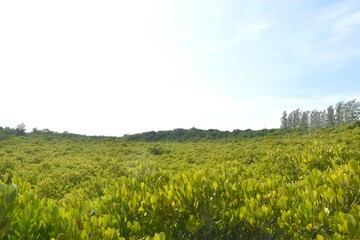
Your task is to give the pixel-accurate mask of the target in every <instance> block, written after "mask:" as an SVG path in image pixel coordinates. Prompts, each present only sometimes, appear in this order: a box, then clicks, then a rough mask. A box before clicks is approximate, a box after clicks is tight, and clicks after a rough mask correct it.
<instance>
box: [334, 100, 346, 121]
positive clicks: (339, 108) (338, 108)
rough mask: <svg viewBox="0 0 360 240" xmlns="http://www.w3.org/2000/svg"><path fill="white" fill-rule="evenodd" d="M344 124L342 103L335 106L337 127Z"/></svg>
mask: <svg viewBox="0 0 360 240" xmlns="http://www.w3.org/2000/svg"><path fill="white" fill-rule="evenodd" d="M343 122H344V102H343V101H340V102H338V103H337V104H336V106H335V125H341V124H342V123H343Z"/></svg>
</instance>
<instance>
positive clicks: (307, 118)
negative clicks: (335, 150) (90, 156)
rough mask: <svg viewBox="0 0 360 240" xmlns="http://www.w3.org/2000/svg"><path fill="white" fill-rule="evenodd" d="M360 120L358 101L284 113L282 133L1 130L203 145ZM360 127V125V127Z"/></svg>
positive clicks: (4, 132) (0, 135) (2, 133)
mask: <svg viewBox="0 0 360 240" xmlns="http://www.w3.org/2000/svg"><path fill="white" fill-rule="evenodd" d="M359 118H360V103H359V102H358V101H356V99H354V100H351V101H348V102H344V101H340V102H338V103H337V104H336V105H335V107H333V106H329V107H328V108H327V109H326V110H323V111H318V110H312V111H302V110H300V109H296V110H294V111H292V112H290V113H289V114H287V112H286V111H284V113H283V115H282V117H281V126H280V129H261V130H251V129H246V130H239V129H235V130H233V131H221V130H217V129H208V130H202V129H197V128H190V129H182V128H176V129H174V130H168V131H150V132H143V133H138V134H131V135H124V136H123V137H105V136H85V135H80V134H73V133H69V132H63V133H58V132H54V131H50V130H48V129H44V130H39V129H37V128H34V129H32V131H31V132H26V128H25V124H24V123H21V124H19V125H17V127H16V128H9V127H0V141H1V140H6V139H8V138H10V137H12V136H24V137H25V136H28V137H36V136H45V137H46V139H48V140H51V139H57V138H72V139H73V138H81V139H94V138H95V139H99V140H100V139H109V138H117V139H124V140H127V141H144V142H156V141H199V140H202V139H208V140H216V139H244V138H254V137H260V136H266V135H284V134H287V133H296V132H302V131H307V130H316V129H320V128H327V127H334V126H339V125H342V124H345V123H349V122H354V121H356V120H359ZM356 124H357V125H360V121H358V122H357V123H356Z"/></svg>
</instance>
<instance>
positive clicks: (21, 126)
mask: <svg viewBox="0 0 360 240" xmlns="http://www.w3.org/2000/svg"><path fill="white" fill-rule="evenodd" d="M15 131H16V135H18V136H23V135H25V131H26V129H25V124H24V123H20V124H18V125H17V126H16V128H15Z"/></svg>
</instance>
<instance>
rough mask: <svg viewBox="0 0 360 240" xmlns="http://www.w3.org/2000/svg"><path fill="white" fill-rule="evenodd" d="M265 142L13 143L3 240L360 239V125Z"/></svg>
mask: <svg viewBox="0 0 360 240" xmlns="http://www.w3.org/2000/svg"><path fill="white" fill-rule="evenodd" d="M5 130H6V131H7V132H9V131H10V129H2V131H5ZM188 131H190V130H188ZM192 131H195V130H194V129H193V130H192ZM267 131H268V132H267V134H262V135H257V136H256V135H253V136H251V137H243V138H241V137H238V136H231V135H230V133H228V136H226V137H222V138H219V139H217V138H210V139H206V138H190V140H196V141H185V140H186V139H180V140H182V141H157V142H145V141H129V139H128V138H104V137H85V136H80V135H74V134H68V133H63V134H57V133H52V132H49V131H33V132H32V133H30V134H25V135H23V134H10V133H9V134H7V135H6V136H7V137H6V138H5V137H4V138H3V140H1V141H0V173H1V174H0V175H1V178H0V179H1V180H0V238H2V239H19V238H24V239H51V238H55V239H119V238H125V239H142V238H146V239H358V238H360V230H359V229H360V227H359V226H360V164H359V163H360V122H353V123H351V124H347V125H343V126H340V127H336V128H335V127H334V128H327V129H321V130H316V131H304V130H299V131H295V130H294V131H290V130H289V131H288V130H267ZM0 132H1V131H0ZM3 136H4V135H3ZM164 139H166V138H164ZM215 139H216V140H215ZM137 140H146V139H137ZM147 140H148V141H150V140H149V139H147Z"/></svg>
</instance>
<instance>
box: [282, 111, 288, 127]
mask: <svg viewBox="0 0 360 240" xmlns="http://www.w3.org/2000/svg"><path fill="white" fill-rule="evenodd" d="M280 128H288V119H287V113H286V111H284V112H283V114H282V117H281V125H280Z"/></svg>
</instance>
